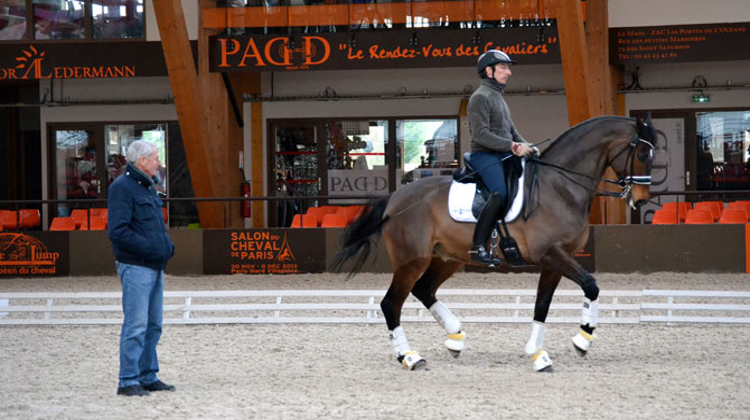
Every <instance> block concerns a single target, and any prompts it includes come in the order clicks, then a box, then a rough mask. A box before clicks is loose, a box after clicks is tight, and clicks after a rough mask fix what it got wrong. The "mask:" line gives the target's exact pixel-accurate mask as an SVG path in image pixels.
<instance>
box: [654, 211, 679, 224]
mask: <svg viewBox="0 0 750 420" xmlns="http://www.w3.org/2000/svg"><path fill="white" fill-rule="evenodd" d="M679 223H680V219H678V218H677V212H675V211H674V210H665V209H661V210H656V213H654V218H653V219H651V224H652V225H676V224H679Z"/></svg>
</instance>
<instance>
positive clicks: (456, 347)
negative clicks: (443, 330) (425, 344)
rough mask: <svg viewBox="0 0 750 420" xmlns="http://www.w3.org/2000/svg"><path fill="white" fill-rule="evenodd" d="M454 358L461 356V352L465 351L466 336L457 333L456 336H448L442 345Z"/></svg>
mask: <svg viewBox="0 0 750 420" xmlns="http://www.w3.org/2000/svg"><path fill="white" fill-rule="evenodd" d="M443 344H445V347H446V348H447V349H448V352H450V354H451V356H453V357H454V358H456V357H458V355H459V354H461V351H462V350H465V349H466V334H464V333H462V332H460V331H459V332H458V333H456V334H448V338H447V339H446V340H445V342H444V343H443Z"/></svg>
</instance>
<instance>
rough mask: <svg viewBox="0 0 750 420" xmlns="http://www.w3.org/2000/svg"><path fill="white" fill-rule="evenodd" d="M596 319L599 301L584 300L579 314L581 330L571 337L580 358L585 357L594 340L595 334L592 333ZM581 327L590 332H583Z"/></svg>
mask: <svg viewBox="0 0 750 420" xmlns="http://www.w3.org/2000/svg"><path fill="white" fill-rule="evenodd" d="M598 317H599V299H597V300H593V301H592V300H588V299H585V300H584V302H583V311H582V312H581V329H580V330H579V331H578V334H576V335H575V336H573V346H574V347H575V349H576V351H578V354H580V355H581V356H585V355H586V352H587V351H589V349H590V348H591V343H592V342H593V341H594V339H595V338H596V334H594V333H593V331H594V329H595V328H596V322H597V318H598ZM583 327H587V328H589V329H590V331H591V332H590V333H589V332H587V331H585V330H584V329H583Z"/></svg>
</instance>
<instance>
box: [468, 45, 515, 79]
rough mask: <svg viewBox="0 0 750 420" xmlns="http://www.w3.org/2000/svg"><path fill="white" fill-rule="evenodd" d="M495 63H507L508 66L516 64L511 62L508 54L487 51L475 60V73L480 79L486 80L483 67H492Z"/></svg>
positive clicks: (498, 51)
mask: <svg viewBox="0 0 750 420" xmlns="http://www.w3.org/2000/svg"><path fill="white" fill-rule="evenodd" d="M497 63H508V64H509V65H511V66H512V65H513V64H516V62H515V61H513V60H511V59H510V57H509V56H508V54H506V53H504V52H502V51H500V50H489V51H487V52H486V53H484V54H482V55H480V56H479V59H478V60H477V73H479V77H481V78H482V79H484V78H486V77H487V75H486V74H485V72H484V69H485V67H487V66H494V65H495V64H497Z"/></svg>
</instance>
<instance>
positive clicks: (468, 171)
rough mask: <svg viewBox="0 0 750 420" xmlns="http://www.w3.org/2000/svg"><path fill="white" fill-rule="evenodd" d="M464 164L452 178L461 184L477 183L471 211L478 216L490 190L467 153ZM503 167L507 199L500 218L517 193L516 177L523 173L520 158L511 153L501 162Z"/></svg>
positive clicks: (506, 211)
mask: <svg viewBox="0 0 750 420" xmlns="http://www.w3.org/2000/svg"><path fill="white" fill-rule="evenodd" d="M464 164H465V166H464V167H462V168H459V169H457V170H455V171H454V172H453V180H454V181H456V182H460V183H463V184H477V192H476V194H474V201H473V203H472V205H471V212H472V214H473V215H474V217H475V218H478V217H479V214H480V213H481V212H482V209H483V208H484V205H485V204H487V199H489V197H490V191H489V189H488V188H487V186H486V185H484V182H482V178H481V177H480V176H479V175H478V174H477V171H476V169H475V168H474V167H473V166H472V164H471V157H470V154H469V153H464ZM503 169H504V170H505V184H506V185H505V190H506V191H507V192H508V199H507V200H506V201H505V203H503V209H502V212H501V214H500V218H501V219H502V218H504V217H505V215H506V213H508V210H509V209H510V206H511V205H512V204H513V200H514V199H515V198H516V195H517V194H518V178H520V177H521V175H523V165H522V164H521V158H520V157H518V156H514V155H511V156H510V157H509V158H508V159H506V160H505V161H504V162H503Z"/></svg>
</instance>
